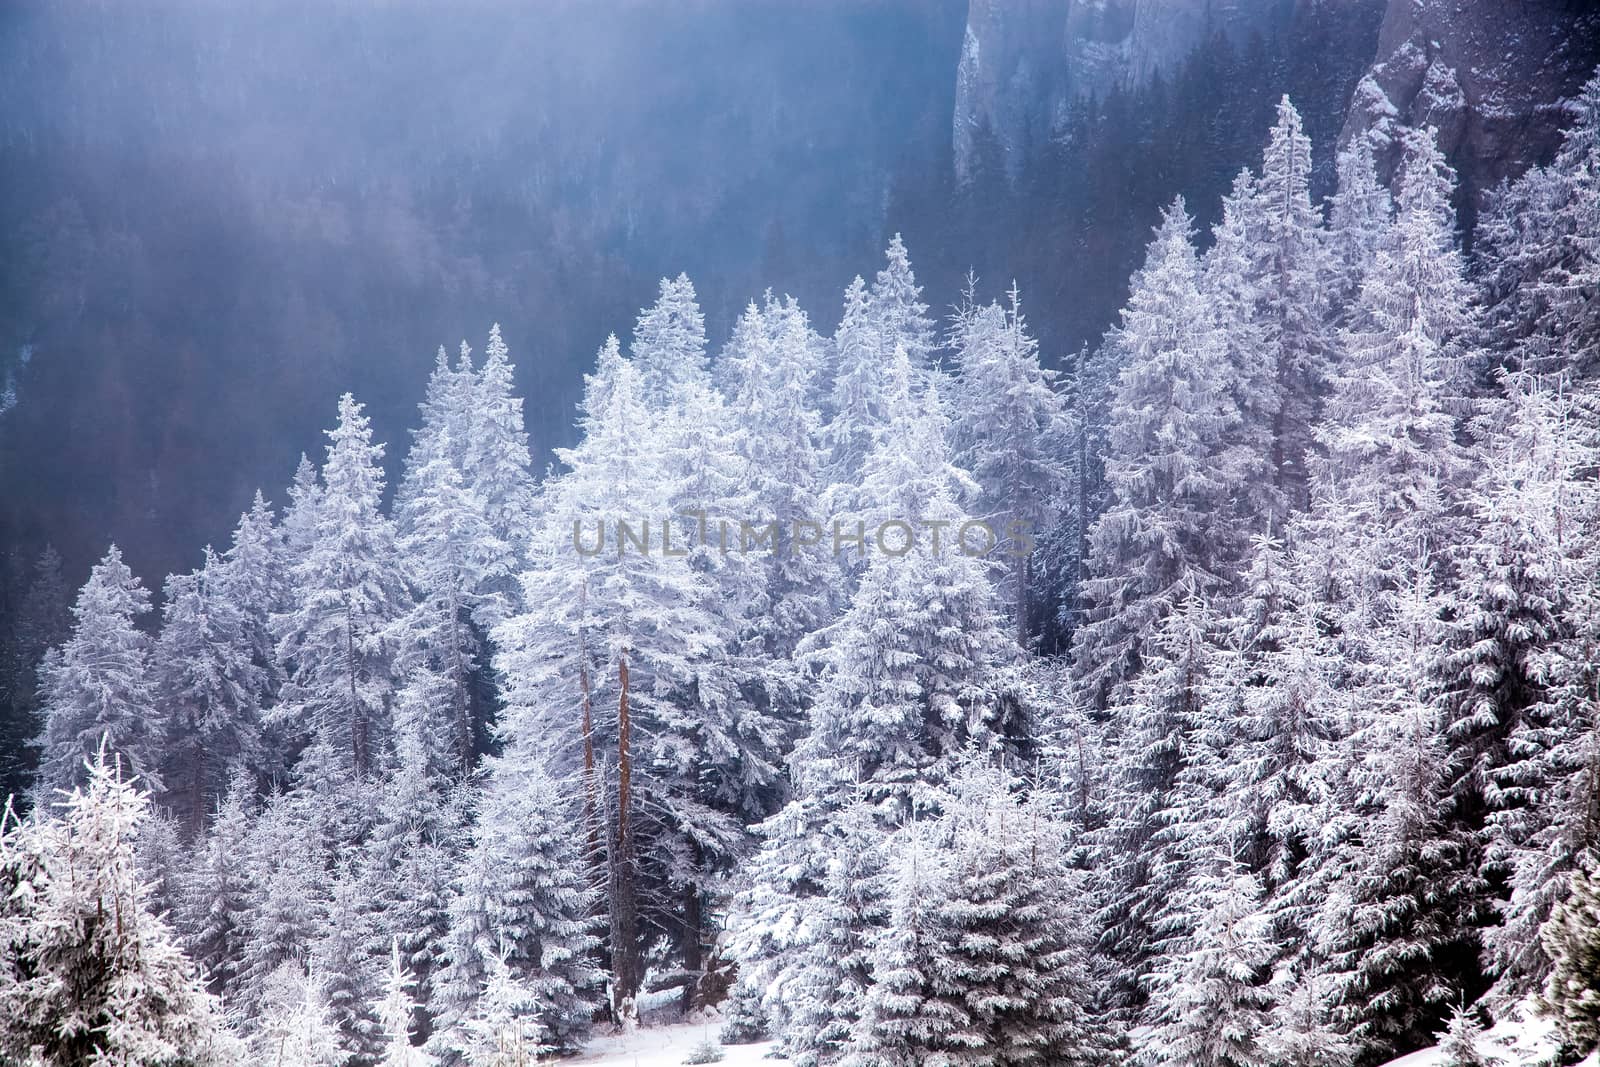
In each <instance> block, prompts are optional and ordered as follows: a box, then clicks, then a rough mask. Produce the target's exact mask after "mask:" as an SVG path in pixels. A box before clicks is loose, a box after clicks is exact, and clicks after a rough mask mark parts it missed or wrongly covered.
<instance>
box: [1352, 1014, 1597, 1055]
mask: <svg viewBox="0 0 1600 1067" xmlns="http://www.w3.org/2000/svg"><path fill="white" fill-rule="evenodd" d="M1483 1049H1484V1051H1485V1052H1487V1053H1488V1054H1489V1055H1490V1056H1491V1057H1492V1061H1491V1062H1495V1063H1498V1064H1499V1067H1548V1065H1551V1064H1554V1063H1555V1062H1556V1052H1557V1039H1556V1035H1555V1027H1554V1025H1553V1024H1552V1023H1551V1021H1550V1020H1549V1019H1547V1018H1545V1017H1544V1016H1541V1015H1538V1014H1536V1013H1535V1012H1534V1010H1533V1007H1532V1005H1530V1004H1526V1003H1524V1004H1519V1005H1517V1007H1515V1008H1513V1009H1512V1010H1511V1011H1510V1012H1509V1013H1508V1014H1507V1015H1506V1017H1505V1018H1504V1019H1501V1020H1499V1021H1498V1022H1496V1023H1495V1024H1494V1026H1492V1027H1490V1028H1489V1029H1488V1030H1487V1031H1486V1032H1485V1034H1484V1043H1483ZM1444 1063H1445V1061H1444V1055H1443V1054H1442V1053H1441V1052H1440V1050H1439V1047H1438V1046H1437V1045H1436V1046H1434V1047H1433V1048H1425V1049H1422V1050H1420V1051H1418V1052H1413V1053H1411V1054H1410V1055H1409V1056H1401V1057H1400V1058H1399V1059H1397V1060H1390V1061H1389V1062H1388V1063H1386V1064H1384V1067H1444ZM1578 1067H1600V1056H1590V1057H1589V1058H1587V1059H1585V1060H1584V1061H1583V1062H1582V1063H1581V1064H1579V1065H1578Z"/></svg>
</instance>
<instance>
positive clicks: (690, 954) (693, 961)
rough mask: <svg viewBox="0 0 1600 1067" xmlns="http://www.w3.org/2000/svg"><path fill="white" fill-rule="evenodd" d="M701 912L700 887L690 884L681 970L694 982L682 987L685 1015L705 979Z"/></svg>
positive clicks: (686, 892) (686, 894) (685, 900)
mask: <svg viewBox="0 0 1600 1067" xmlns="http://www.w3.org/2000/svg"><path fill="white" fill-rule="evenodd" d="M699 852H700V850H699V849H695V868H696V869H697V870H698V869H699V866H700V855H699ZM703 912H704V909H703V906H702V902H701V899H700V887H699V886H698V885H696V884H694V883H690V884H689V886H688V887H686V888H685V890H684V893H683V969H684V970H685V971H687V972H688V973H689V974H691V975H693V976H694V980H693V981H691V982H689V983H688V984H687V985H685V986H684V987H683V1010H684V1012H685V1013H688V1012H690V1011H693V1010H694V1007H695V997H696V996H697V995H698V993H699V992H700V980H701V979H702V978H704V977H705V975H704V973H703V972H704V971H705V966H706V965H705V948H704V946H703V945H701V943H700V934H701V931H702V929H703V928H704V926H705V921H704V918H703Z"/></svg>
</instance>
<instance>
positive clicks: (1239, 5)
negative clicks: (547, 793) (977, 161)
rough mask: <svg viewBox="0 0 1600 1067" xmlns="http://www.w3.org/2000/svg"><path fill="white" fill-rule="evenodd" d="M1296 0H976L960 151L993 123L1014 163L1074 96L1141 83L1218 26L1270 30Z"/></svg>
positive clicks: (969, 149)
mask: <svg viewBox="0 0 1600 1067" xmlns="http://www.w3.org/2000/svg"><path fill="white" fill-rule="evenodd" d="M1293 6H1294V0H1287V2H1286V0H971V2H970V4H969V6H968V14H967V32H966V39H965V41H964V43H963V46H962V51H961V65H960V68H959V70H958V71H957V75H956V109H955V128H954V137H955V160H956V170H957V173H958V174H959V175H961V176H963V177H964V176H965V175H966V173H967V170H968V168H969V166H970V163H971V159H972V153H973V148H974V144H975V141H976V139H977V138H978V136H979V135H980V133H981V131H982V130H983V129H984V128H985V127H987V128H988V129H989V131H990V132H991V133H992V134H993V135H994V136H995V137H996V138H997V139H998V141H999V143H1000V147H1001V149H1002V151H1003V153H1004V156H1005V159H1006V163H1007V168H1008V169H1009V170H1011V171H1012V172H1013V173H1015V170H1016V168H1017V167H1019V166H1020V165H1021V163H1022V161H1023V160H1024V159H1025V158H1026V157H1027V154H1028V152H1029V150H1030V148H1031V147H1032V146H1033V145H1037V144H1039V143H1040V142H1042V141H1043V140H1045V139H1046V138H1048V137H1049V136H1050V133H1051V132H1052V130H1054V129H1055V128H1056V126H1057V124H1058V122H1059V120H1060V117H1061V113H1062V110H1063V109H1064V108H1065V107H1066V105H1067V104H1068V103H1070V102H1071V101H1072V100H1073V99H1074V98H1075V97H1077V96H1081V95H1085V94H1089V93H1095V94H1104V93H1105V92H1107V91H1108V90H1110V89H1112V88H1114V87H1116V86H1119V85H1137V84H1141V83H1143V82H1145V81H1147V80H1148V79H1149V78H1150V76H1151V75H1152V74H1154V73H1155V72H1156V71H1157V70H1160V69H1163V68H1169V67H1171V66H1172V65H1174V64H1176V63H1179V62H1181V61H1182V60H1183V58H1184V56H1186V55H1188V53H1189V52H1190V51H1191V50H1192V49H1194V48H1195V47H1196V46H1197V45H1199V44H1200V43H1201V41H1202V40H1204V39H1205V37H1206V36H1207V35H1208V34H1209V33H1211V32H1214V31H1221V32H1223V33H1227V34H1229V35H1230V36H1234V37H1240V38H1242V37H1244V36H1246V35H1248V34H1249V33H1250V32H1251V31H1253V30H1258V29H1260V30H1267V29H1269V28H1270V27H1272V26H1273V25H1274V24H1275V22H1278V21H1281V20H1282V19H1283V18H1284V17H1285V15H1286V12H1288V11H1292V10H1293Z"/></svg>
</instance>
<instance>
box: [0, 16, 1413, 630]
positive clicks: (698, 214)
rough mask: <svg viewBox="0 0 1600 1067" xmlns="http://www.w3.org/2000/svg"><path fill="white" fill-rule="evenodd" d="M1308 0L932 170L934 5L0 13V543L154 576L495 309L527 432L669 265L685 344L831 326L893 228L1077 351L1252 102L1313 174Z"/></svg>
mask: <svg viewBox="0 0 1600 1067" xmlns="http://www.w3.org/2000/svg"><path fill="white" fill-rule="evenodd" d="M1309 6H1310V7H1315V8H1318V9H1319V11H1318V12H1313V13H1311V14H1310V15H1306V16H1304V17H1301V16H1295V17H1292V18H1291V17H1288V16H1286V17H1285V20H1284V22H1283V24H1282V26H1281V27H1279V28H1277V29H1276V30H1274V32H1273V33H1272V34H1270V35H1267V36H1265V37H1263V36H1259V35H1258V36H1256V37H1255V38H1253V39H1252V40H1250V41H1248V42H1237V43H1236V44H1231V45H1230V44H1226V43H1223V42H1212V44H1211V45H1210V46H1209V47H1206V48H1203V49H1201V50H1200V51H1199V52H1197V53H1196V55H1195V56H1194V57H1193V58H1192V59H1191V61H1190V62H1188V63H1187V64H1185V66H1184V67H1183V69H1181V70H1175V71H1173V72H1170V74H1169V75H1167V76H1165V77H1164V78H1162V79H1161V80H1160V81H1158V83H1157V84H1155V85H1153V86H1148V87H1145V88H1143V89H1141V90H1139V91H1138V92H1129V93H1119V94H1116V95H1114V96H1113V97H1112V98H1110V99H1108V100H1104V101H1097V102H1095V103H1094V104H1093V106H1088V107H1085V108H1084V109H1083V112H1082V114H1077V115H1074V116H1072V118H1071V121H1070V122H1069V124H1068V134H1069V136H1068V137H1067V138H1066V140H1065V141H1064V143H1063V144H1061V145H1057V146H1053V147H1049V148H1046V149H1044V150H1041V151H1040V152H1038V153H1037V155H1036V158H1034V159H1033V160H1032V161H1031V162H1030V163H1029V165H1028V167H1027V168H1026V169H1025V170H1024V171H1023V173H1021V174H1020V176H1019V177H1018V179H1017V181H1016V182H1015V184H1008V183H1007V182H1006V180H1005V179H1004V178H1003V177H1001V175H1000V171H1001V169H1002V168H1001V167H1000V166H999V163H998V159H997V158H995V159H990V160H987V161H985V160H984V159H982V158H981V154H980V159H979V161H978V162H979V165H978V169H977V178H976V179H975V181H974V182H973V184H972V185H970V186H967V187H965V188H957V187H955V185H954V183H953V180H952V178H951V170H952V168H951V158H950V152H951V149H950V140H951V137H950V130H951V117H952V107H953V101H954V86H955V70H956V64H957V58H958V53H959V49H960V45H961V36H962V29H963V26H964V24H965V18H966V5H965V3H964V2H963V0H894V2H891V0H882V2H870V0H868V2H863V0H854V2H844V0H837V2H830V0H808V2H806V3H792V4H791V3H777V2H763V0H717V2H711V0H705V2H684V0H674V2H671V3H666V2H660V3H643V2H637V3H635V2H618V0H604V2H598V3H581V4H580V3H521V4H513V3H509V2H508V3H493V4H491V3H465V4H460V5H424V4H421V3H410V2H393V3H389V2H379V0H364V2H354V0H344V2H335V3H331V4H330V3H309V2H303V0H283V2H270V0H269V2H264V3H246V2H244V0H193V2H188V3H162V2H156V0H150V2H146V0H140V2H138V3H133V2H128V0H103V2H91V0H59V2H55V3H46V2H13V3H7V4H4V5H0V390H3V389H4V387H5V384H6V382H7V380H8V379H9V380H11V381H13V382H14V384H15V390H16V395H17V398H18V402H17V404H16V406H15V407H14V408H12V409H11V410H10V411H8V412H6V413H5V414H0V501H3V504H0V555H6V554H9V555H10V557H11V558H12V559H13V560H17V561H20V560H22V559H24V558H31V556H32V555H33V554H35V553H36V552H37V551H38V549H39V548H40V547H41V546H42V545H43V544H44V543H45V542H46V541H52V542H54V543H55V544H56V545H57V547H58V548H60V550H61V551H62V553H63V555H64V556H65V557H66V560H67V564H68V578H69V579H70V580H71V581H73V582H77V581H79V580H81V578H82V576H83V574H84V573H85V572H86V571H87V568H88V566H89V564H90V563H91V562H92V561H93V559H94V558H96V557H98V556H99V555H100V554H101V553H102V552H103V551H104V547H105V544H106V542H107V541H109V540H112V539H115V540H116V541H117V542H118V543H119V544H121V545H122V546H123V548H124V551H125V553H126V555H127V557H128V559H129V561H130V563H131V565H132V566H133V567H134V569H135V570H136V571H137V572H138V573H140V574H142V575H143V576H144V577H145V579H146V581H147V582H149V583H150V584H152V585H156V584H159V581H160V577H161V575H162V574H164V573H166V572H167V571H170V570H175V569H182V568H187V567H190V566H193V565H195V564H196V563H198V561H199V552H200V548H201V546H202V545H203V544H204V543H205V542H206V541H208V540H211V541H219V542H220V541H222V540H224V539H225V538H226V535H227V532H228V530H229V529H230V528H231V526H232V524H233V521H234V519H235V518H236V516H237V513H238V512H239V510H240V509H241V508H243V507H244V506H245V505H246V504H247V503H248V501H249V498H250V495H251V493H252V492H253V491H254V489H255V488H256V487H257V486H258V485H259V486H261V487H263V488H264V489H265V490H266V491H267V493H268V495H269V497H271V498H272V499H274V500H275V501H279V502H281V500H282V498H283V490H282V487H283V485H284V484H285V483H286V482H287V481H288V479H289V477H290V474H291V473H292V471H293V467H294V464H295V461H296V459H297V457H298V455H299V453H300V452H301V451H302V450H307V451H312V452H313V453H314V454H320V449H321V447H322V444H323V439H322V437H321V436H320V430H321V429H323V428H324V427H326V426H327V425H329V424H330V422H331V421H332V419H333V417H334V408H335V400H336V398H337V395H338V394H339V393H340V392H342V391H343V390H345V389H350V390H353V391H354V392H355V393H356V395H357V396H358V398H360V399H362V400H364V401H366V402H367V404H368V405H369V410H370V413H371V414H372V416H373V418H374V422H375V424H376V427H377V431H378V435H379V437H380V438H382V439H384V440H387V441H388V442H389V444H390V460H391V469H392V464H393V462H394V461H397V460H398V459H399V458H400V457H401V456H403V454H404V451H405V448H406V444H407V437H406V434H405V431H406V429H407V428H408V427H409V426H411V425H412V423H413V421H414V418H415V408H414V405H415V403H416V401H417V400H418V399H419V397H420V395H421V391H422V386H423V383H424V380H425V377H426V373H427V370H428V367H429V366H430V364H431V361H432V358H433V352H434V349H435V348H436V347H437V346H438V345H439V344H441V343H442V344H446V345H449V346H451V347H452V348H453V347H454V345H455V344H456V343H457V342H458V341H459V340H460V339H461V338H462V337H466V338H467V339H468V340H469V341H470V342H471V343H472V344H473V345H474V347H475V348H476V347H480V346H481V344H482V341H483V337H484V335H485V334H486V332H487V330H488V327H489V324H490V323H491V322H492V321H495V320H498V321H500V322H501V323H502V324H503V328H504V331H505V335H506V338H507V340H508V342H509V343H510V344H511V346H512V350H513V355H514V358H515V359H516V362H517V364H518V372H519V378H520V384H521V386H522V388H523V390H524V391H525V393H526V395H527V397H528V402H527V412H528V421H529V427H530V430H531V431H532V433H533V437H534V444H535V446H536V448H538V449H539V450H540V451H541V452H543V453H545V454H547V453H548V449H549V448H550V447H551V446H552V445H555V444H559V443H561V442H562V441H564V440H566V439H567V438H568V435H569V434H570V429H569V425H570V421H571V417H572V408H573V404H574V402H575V400H576V399H577V395H578V390H579V388H580V375H581V373H582V371H583V370H584V369H585V368H586V367H587V366H588V365H589V362H590V360H591V358H592V356H593V353H594V351H595V349H596V348H597V347H598V345H599V344H600V343H601V341H602V340H603V338H604V336H605V334H606V333H608V332H610V331H613V330H614V331H617V332H618V333H620V334H624V335H625V334H626V331H627V330H628V329H629V328H630V326H631V324H632V320H633V316H634V314H635V313H636V311H637V309H638V308H639V306H640V305H642V304H644V303H647V302H648V301H649V300H650V299H651V298H652V296H653V293H654V288H655V280H656V279H657V278H658V277H659V276H660V275H662V274H666V273H672V274H676V273H677V272H678V271H680V270H685V271H688V272H689V274H690V275H691V277H693V278H694V280H695V282H696V284H697V285H698V287H699V289H700V293H701V297H702V301H703V304H704V306H705V308H706V312H707V320H708V325H709V327H710V330H711V335H712V341H713V344H714V345H716V344H718V343H720V340H721V338H722V337H723V336H725V334H726V330H727V327H728V326H729V325H730V324H731V321H732V318H733V316H734V315H736V314H737V312H738V310H739V309H740V308H741V307H742V306H743V304H744V302H745V301H746V300H748V299H749V298H751V297H753V296H757V295H758V294H759V293H760V291H761V290H762V289H763V288H765V287H766V286H772V287H774V288H775V289H777V290H779V291H788V292H792V293H793V294H794V295H796V296H797V297H799V298H800V299H801V301H802V303H803V304H804V305H805V306H806V307H807V309H808V310H809V311H810V312H811V313H812V315H813V317H814V319H815V320H816V322H817V324H818V325H819V327H821V328H822V329H824V330H831V328H832V326H833V325H834V322H835V320H836V318H837V315H838V304H839V297H840V294H841V293H842V291H843V289H844V286H845V285H846V283H847V282H848V281H849V279H850V277H851V276H852V275H853V274H855V273H858V272H860V273H864V274H868V275H869V276H870V274H871V272H872V271H874V270H875V269H876V268H877V265H878V261H879V260H878V256H879V250H880V249H881V247H882V245H883V243H884V241H885V240H886V238H887V237H888V235H889V234H890V233H892V232H894V231H896V230H903V231H905V234H906V239H907V241H908V243H909V245H910V247H911V252H912V256H913V262H914V264H915V266H916V267H917V270H918V273H919V277H920V278H921V279H922V280H923V281H924V283H925V284H926V286H927V292H926V294H925V298H926V299H927V300H928V302H929V303H930V304H932V305H933V306H934V308H935V309H936V310H940V311H943V310H944V309H946V308H948V306H949V305H950V303H951V302H953V301H954V300H955V299H956V297H957V293H958V289H959V283H960V279H961V276H962V275H963V274H964V273H965V271H966V270H967V268H968V267H969V266H971V267H975V268H976V269H977V270H978V271H979V273H980V274H981V275H982V277H983V279H984V285H985V290H986V291H987V292H998V291H1000V290H1001V289H1003V288H1004V287H1005V286H1006V285H1007V284H1008V283H1009V281H1010V279H1011V277H1013V276H1015V277H1017V278H1018V280H1019V281H1020V282H1021V284H1022V287H1023V296H1024V301H1025V307H1026V310H1027V311H1028V314H1029V317H1030V319H1031V320H1032V321H1033V323H1034V325H1035V326H1036V328H1037V329H1038V330H1039V332H1040V333H1041V335H1042V338H1043V341H1044V348H1045V352H1046V354H1047V356H1048V357H1050V358H1057V357H1059V356H1061V355H1062V354H1064V353H1066V354H1070V353H1071V352H1072V351H1074V350H1075V349H1076V348H1077V347H1078V346H1079V345H1080V344H1082V343H1084V342H1086V341H1092V340H1093V339H1095V338H1097V337H1098V336H1099V334H1100V332H1101V331H1102V330H1103V329H1104V327H1105V326H1106V325H1108V324H1109V322H1110V320H1111V318H1112V317H1113V315H1114V313H1115V309H1116V307H1117V306H1118V305H1119V304H1120V301H1121V299H1122V296H1123V293H1124V292H1125V285H1126V279H1127V274H1128V271H1129V270H1130V269H1132V268H1133V267H1134V266H1136V265H1137V262H1138V259H1139V256H1140V254H1141V249H1142V246H1143V243H1144V241H1145V239H1146V237H1147V235H1148V228H1149V226H1150V224H1151V223H1152V222H1153V221H1154V219H1155V217H1156V213H1157V211H1158V210H1159V208H1160V206H1161V204H1162V203H1163V202H1165V201H1166V200H1168V199H1170V197H1171V196H1172V195H1173V194H1174V193H1176V192H1180V191H1181V192H1184V193H1186V194H1188V195H1189V196H1190V203H1191V205H1192V206H1193V207H1194V208H1195V209H1197V210H1198V211H1199V212H1200V214H1201V216H1202V221H1208V216H1207V215H1206V213H1207V212H1210V211H1214V210H1215V203H1216V199H1217V196H1218V195H1219V194H1220V193H1221V192H1222V191H1223V190H1225V189H1226V187H1227V184H1228V182H1229V180H1230V179H1231V177H1232V174H1233V173H1234V172H1235V171H1236V170H1237V169H1238V167H1240V166H1242V165H1245V164H1247V163H1251V162H1253V161H1254V160H1256V159H1257V158H1258V156H1259V150H1260V144H1261V141H1262V139H1263V137H1264V135H1265V130H1266V128H1267V125H1268V123H1269V122H1270V120H1271V116H1272V107H1273V104H1274V103H1275V102H1276V99H1277V94H1278V93H1279V92H1282V91H1285V90H1288V91H1291V92H1293V93H1295V95H1296V98H1297V102H1299V103H1300V106H1301V108H1302V110H1303V111H1304V112H1305V113H1306V116H1307V122H1308V126H1309V127H1310V129H1311V132H1312V133H1313V136H1314V137H1315V138H1317V141H1318V144H1317V148H1318V153H1319V162H1321V163H1323V164H1326V163H1327V161H1328V159H1329V157H1330V154H1331V142H1332V138H1333V135H1334V133H1335V131H1336V130H1337V127H1338V122H1339V117H1340V115H1341V114H1342V112H1343V108H1344V104H1345V101H1346V100H1347V99H1348V95H1349V89H1350V86H1351V85H1352V84H1353V83H1354V80H1355V78H1356V77H1358V76H1359V74H1360V71H1361V69H1362V67H1363V65H1364V64H1365V63H1366V62H1368V61H1369V60H1370V59H1371V56H1372V49H1373V36H1374V34H1375V32H1376V26H1377V21H1378V16H1379V12H1380V9H1381V3H1379V2H1377V0H1371V2H1354V3H1351V4H1345V5H1309ZM1329 7H1331V8H1337V9H1338V10H1337V11H1333V12H1329V11H1325V10H1320V9H1324V8H1329ZM1324 171H1325V172H1326V167H1324ZM24 351H30V352H31V353H32V358H31V360H29V361H28V363H27V365H26V366H22V365H21V358H20V356H21V354H22V353H23V352H24ZM4 585H5V583H3V582H0V586H4ZM13 588H14V585H13ZM4 600H5V596H4V595H3V593H0V610H3V602H4Z"/></svg>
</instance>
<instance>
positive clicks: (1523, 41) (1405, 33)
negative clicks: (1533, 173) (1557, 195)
mask: <svg viewBox="0 0 1600 1067" xmlns="http://www.w3.org/2000/svg"><path fill="white" fill-rule="evenodd" d="M1596 63H1600V6H1597V5H1595V4H1593V3H1589V2H1584V0H1389V5H1388V9H1387V11H1386V12H1385V14H1384V19H1383V26H1382V28H1381V29H1380V31H1379V35H1378V52H1377V56H1376V57H1375V58H1374V60H1373V64H1372V67H1371V69H1370V71H1369V72H1368V74H1367V76H1366V78H1364V79H1363V80H1362V82H1361V84H1360V85H1359V86H1358V87H1357V89H1356V93H1355V98H1354V100H1352V101H1351V105H1350V112H1349V115H1348V117H1347V119H1346V121H1345V129H1344V134H1343V136H1342V138H1341V141H1345V142H1348V141H1349V140H1350V139H1351V138H1354V137H1357V136H1362V135H1365V136H1369V137H1371V138H1372V140H1373V142H1374V144H1375V145H1376V146H1377V147H1378V148H1379V149H1380V159H1382V161H1383V162H1384V163H1385V164H1386V165H1387V164H1388V163H1391V162H1392V160H1391V159H1386V158H1383V157H1384V156H1386V155H1389V154H1392V153H1388V152H1386V151H1385V150H1386V149H1388V148H1390V147H1391V146H1392V144H1393V137H1392V135H1393V130H1394V127H1395V125H1396V124H1397V123H1398V124H1402V125H1407V126H1417V125H1431V126H1434V127H1437V128H1438V130H1439V140H1440V145H1441V147H1442V148H1443V149H1444V151H1445V153H1446V155H1447V156H1449V158H1450V159H1451V160H1452V162H1454V163H1455V165H1456V167H1457V168H1458V170H1459V171H1460V173H1461V179H1462V184H1463V187H1464V188H1465V190H1467V192H1468V193H1469V194H1471V193H1473V192H1476V191H1481V190H1483V189H1485V188H1488V187H1490V186H1492V185H1493V184H1494V183H1495V182H1497V181H1499V180H1500V179H1501V178H1504V177H1509V176H1512V175H1515V174H1519V173H1521V172H1522V171H1523V170H1525V169H1527V167H1528V166H1529V165H1530V164H1532V163H1535V162H1539V161H1541V160H1543V159H1545V158H1547V157H1548V156H1549V154H1550V153H1551V152H1552V151H1554V149H1555V146H1556V144H1557V143H1558V141H1559V139H1560V131H1561V129H1562V128H1563V127H1564V126H1565V125H1566V118H1565V115H1564V109H1563V107H1562V101H1563V100H1565V99H1567V98H1569V97H1571V96H1573V95H1574V94H1575V93H1576V92H1577V91H1578V89H1579V88H1581V87H1582V85H1583V83H1584V82H1585V81H1586V80H1587V79H1588V78H1589V76H1590V75H1591V74H1592V73H1593V71H1594V69H1595V65H1596ZM1469 202H1470V200H1469Z"/></svg>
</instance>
